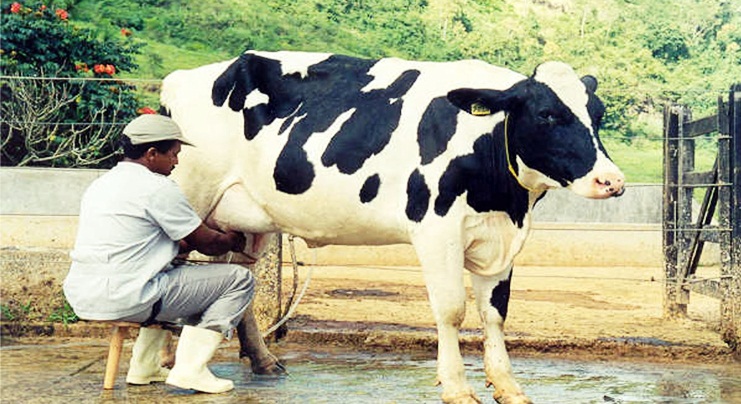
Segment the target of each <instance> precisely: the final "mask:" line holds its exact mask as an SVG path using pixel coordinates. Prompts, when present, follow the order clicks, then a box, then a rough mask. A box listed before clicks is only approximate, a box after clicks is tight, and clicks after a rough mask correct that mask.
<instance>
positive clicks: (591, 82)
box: [581, 75, 597, 93]
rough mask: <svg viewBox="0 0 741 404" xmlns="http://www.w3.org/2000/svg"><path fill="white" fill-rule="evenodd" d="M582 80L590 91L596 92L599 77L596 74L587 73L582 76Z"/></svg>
mask: <svg viewBox="0 0 741 404" xmlns="http://www.w3.org/2000/svg"><path fill="white" fill-rule="evenodd" d="M581 82H582V83H584V85H585V86H586V87H587V90H589V92H591V93H594V92H595V91H597V78H596V77H594V76H590V75H586V76H584V77H582V78H581Z"/></svg>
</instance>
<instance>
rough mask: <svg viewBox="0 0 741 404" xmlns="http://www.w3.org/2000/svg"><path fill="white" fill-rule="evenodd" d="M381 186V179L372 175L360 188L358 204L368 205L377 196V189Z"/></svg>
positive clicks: (376, 175)
mask: <svg viewBox="0 0 741 404" xmlns="http://www.w3.org/2000/svg"><path fill="white" fill-rule="evenodd" d="M380 186H381V177H379V176H378V174H373V175H371V176H370V177H368V178H367V179H366V180H365V182H364V183H363V187H362V188H360V202H362V203H368V202H370V201H372V200H374V199H376V196H378V188H379V187H380Z"/></svg>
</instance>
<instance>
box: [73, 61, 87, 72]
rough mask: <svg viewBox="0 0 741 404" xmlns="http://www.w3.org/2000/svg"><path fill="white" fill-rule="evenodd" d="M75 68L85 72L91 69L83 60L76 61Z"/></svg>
mask: <svg viewBox="0 0 741 404" xmlns="http://www.w3.org/2000/svg"><path fill="white" fill-rule="evenodd" d="M75 70H77V71H80V70H82V71H83V72H85V73H87V72H89V71H90V69H89V68H88V67H87V63H83V62H80V63H75Z"/></svg>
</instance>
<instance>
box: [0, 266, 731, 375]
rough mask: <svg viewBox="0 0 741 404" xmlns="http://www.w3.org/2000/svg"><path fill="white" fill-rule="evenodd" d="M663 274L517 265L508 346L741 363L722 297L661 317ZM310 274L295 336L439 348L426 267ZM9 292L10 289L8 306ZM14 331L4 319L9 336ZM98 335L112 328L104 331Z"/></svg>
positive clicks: (306, 272) (476, 346)
mask: <svg viewBox="0 0 741 404" xmlns="http://www.w3.org/2000/svg"><path fill="white" fill-rule="evenodd" d="M703 270H707V269H701V271H703ZM283 273H284V280H283V284H282V288H283V294H284V295H287V294H289V293H290V290H291V285H292V281H293V279H292V278H293V276H292V274H293V270H292V268H291V267H290V265H286V266H284V270H283ZM39 275H41V274H39ZM698 275H701V276H702V275H703V274H701V273H698ZM662 276H663V274H662V268H658V267H657V268H653V267H612V268H604V267H599V268H590V267H572V268H568V267H524V266H523V267H516V268H515V273H514V277H513V281H512V294H511V299H510V306H509V314H508V318H507V321H506V323H505V333H506V336H507V339H506V341H507V344H508V348H509V350H510V352H511V353H513V354H520V355H541V354H548V355H556V356H564V357H577V358H579V359H591V358H597V359H599V358H606V359H619V358H626V359H628V360H632V359H639V360H644V359H646V360H656V361H686V362H703V363H727V362H737V363H741V362H738V359H737V358H734V355H733V354H732V353H731V352H730V351H729V349H728V347H727V346H726V345H725V343H723V341H721V338H720V334H719V333H718V328H719V317H720V316H719V302H718V301H717V300H715V299H711V298H707V297H704V296H702V295H699V294H692V297H691V302H690V305H689V313H688V317H687V318H685V319H678V320H664V319H663V318H662V314H663V309H662V298H663V282H662V281H661V279H662ZM42 277H43V276H42ZM309 277H310V279H309V283H308V288H307V290H306V293H305V295H304V296H303V298H302V299H301V300H300V302H299V304H298V305H297V306H296V310H295V313H294V314H293V316H292V317H291V319H290V321H288V323H287V329H288V333H287V338H286V339H285V340H284V341H286V342H287V343H299V344H307V345H312V344H314V345H319V344H334V345H347V346H351V347H358V348H379V349H382V350H396V349H407V348H408V349H423V350H428V351H431V352H434V351H435V348H436V337H435V328H434V321H433V317H432V313H431V310H430V307H429V304H428V301H427V292H426V289H425V287H424V283H423V280H422V273H421V270H420V268H419V267H370V266H343V267H337V266H321V265H318V266H317V265H315V266H311V267H300V270H299V276H298V286H299V287H298V291H299V292H300V291H301V288H302V287H303V286H304V282H305V281H306V280H307V278H309ZM49 282H51V281H50V280H48V279H47V280H45V281H44V282H40V283H38V284H39V285H41V286H39V287H38V289H42V290H40V291H39V290H35V289H34V287H32V286H31V285H33V284H35V283H36V282H29V283H28V285H29V287H28V288H26V287H24V288H23V289H25V290H19V291H17V293H20V294H26V295H28V294H29V293H30V294H33V295H34V296H35V301H36V302H40V301H45V302H51V301H52V300H53V299H54V298H56V297H59V292H58V291H55V289H56V288H55V287H49ZM44 285H46V286H45V287H42V286H44ZM32 289H33V290H32ZM45 291H46V292H45ZM39 293H47V294H48V295H49V296H48V299H46V298H44V299H41V298H39V296H40V295H39ZM10 297H11V296H10V294H9V293H5V295H4V296H3V300H4V304H7V303H8V302H9V298H10ZM11 300H12V299H11ZM17 300H19V302H20V298H18V299H17ZM286 301H287V299H284V302H286ZM466 307H467V314H466V319H465V322H464V324H463V332H462V333H461V342H462V346H463V348H464V350H466V349H468V350H469V351H473V352H478V351H480V349H481V340H482V337H481V332H480V329H479V319H478V314H477V313H476V310H475V302H474V297H473V293H472V292H471V290H470V288H469V293H468V299H467V306H466ZM46 324H48V323H46ZM85 327H86V325H85V324H84V323H83V324H80V323H78V324H75V325H72V326H70V327H65V326H61V325H57V326H55V331H54V332H53V335H54V336H55V337H65V336H86V335H90V336H92V334H91V330H90V329H86V328H85ZM87 327H90V326H89V325H88V326H87ZM15 331H17V330H9V329H8V323H7V322H4V324H3V333H2V334H5V335H2V336H3V339H4V341H3V342H6V343H7V342H9V341H8V339H7V338H6V337H7V336H8V334H15ZM95 332H97V333H98V335H97V336H99V337H107V335H108V330H107V329H104V328H101V329H100V330H97V331H95ZM95 332H94V333H95ZM33 333H34V332H27V331H26V332H22V333H21V334H24V335H26V336H29V335H33ZM38 333H39V334H41V333H43V332H38ZM15 335H17V334H15Z"/></svg>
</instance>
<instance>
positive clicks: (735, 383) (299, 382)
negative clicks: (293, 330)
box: [0, 347, 741, 404]
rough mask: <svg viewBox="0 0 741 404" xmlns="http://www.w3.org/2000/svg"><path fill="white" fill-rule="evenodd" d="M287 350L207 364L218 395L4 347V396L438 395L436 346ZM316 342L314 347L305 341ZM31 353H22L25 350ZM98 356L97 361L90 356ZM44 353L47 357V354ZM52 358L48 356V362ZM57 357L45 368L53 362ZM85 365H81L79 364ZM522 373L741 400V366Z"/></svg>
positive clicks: (559, 395)
mask: <svg viewBox="0 0 741 404" xmlns="http://www.w3.org/2000/svg"><path fill="white" fill-rule="evenodd" d="M305 349H306V347H305V348H304V350H296V351H295V352H291V351H284V352H281V353H280V357H281V358H282V360H283V361H284V363H285V364H286V366H287V367H288V369H289V372H290V375H289V376H287V377H266V376H256V375H253V374H252V373H251V371H250V370H249V366H245V365H244V364H242V363H240V362H239V361H238V360H237V358H236V357H233V358H232V355H234V354H230V355H229V356H228V357H220V358H217V361H216V362H215V363H212V364H211V366H210V367H211V369H212V370H213V372H214V373H215V374H217V375H218V376H221V377H227V378H229V379H232V380H234V381H235V384H236V389H235V390H234V391H232V392H229V393H225V394H218V395H209V394H200V393H194V392H192V391H188V390H180V389H176V388H174V387H171V386H167V385H164V384H156V385H151V386H137V387H135V386H126V385H125V383H124V378H125V371H126V369H127V366H126V365H125V364H122V366H121V367H122V369H121V373H120V374H119V376H118V379H117V384H116V389H115V390H113V391H106V392H102V393H101V390H100V388H101V381H102V375H103V367H104V366H105V363H104V361H102V360H100V359H95V355H99V354H100V352H99V351H100V347H93V348H89V347H88V348H85V347H71V348H70V349H69V350H70V351H71V352H73V353H71V354H69V355H67V354H65V353H63V352H64V351H66V350H65V349H61V350H60V349H55V350H53V351H50V350H39V351H36V352H38V353H43V354H44V355H45V359H40V358H38V357H37V356H36V355H38V353H36V354H34V356H35V357H36V358H38V359H37V360H38V362H37V366H29V365H30V363H28V362H27V361H28V360H29V359H31V358H30V357H29V356H28V355H29V354H31V352H30V351H26V352H22V351H23V350H4V351H1V353H2V361H1V362H0V369H2V389H1V390H2V400H0V401H2V402H20V403H36V402H38V403H49V402H91V403H93V402H94V403H115V402H127V403H137V402H142V403H143V402H157V403H217V404H219V403H280V404H283V403H300V404H309V403H343V404H344V403H349V404H353V403H357V404H365V403H369V404H370V403H373V404H377V403H439V402H440V401H439V397H440V392H441V390H440V388H439V387H436V386H435V385H434V382H435V366H436V361H435V359H434V357H432V356H431V354H428V353H420V354H404V355H399V354H393V353H363V352H349V351H346V350H339V352H334V351H332V352H331V351H328V350H327V349H328V348H327V347H323V348H322V350H321V351H309V350H305ZM308 349H311V348H308ZM23 354H25V355H23ZM91 357H92V358H93V362H91V361H90V358H91ZM46 361H48V362H46ZM43 362H46V363H43ZM52 362H54V363H56V365H53V366H49V365H48V363H52ZM465 363H466V368H467V375H468V378H469V382H470V383H471V385H472V386H473V387H474V388H475V389H476V391H477V394H478V395H479V398H481V399H483V401H484V402H485V403H493V402H494V401H493V399H492V398H491V393H492V390H491V389H485V388H484V373H483V365H482V362H481V359H480V358H479V357H477V356H466V357H465ZM80 366H82V367H80ZM513 367H514V369H515V373H516V377H517V380H518V381H519V382H520V384H521V385H522V386H523V387H524V389H525V391H526V392H527V394H528V395H529V396H530V397H531V398H532V399H533V401H534V402H535V403H548V404H559V403H569V404H573V403H631V404H632V403H677V404H685V403H687V404H689V403H693V404H694V403H741V365H739V364H734V365H713V366H702V365H686V364H681V365H679V364H649V363H631V362H584V361H574V360H563V359H548V358H513Z"/></svg>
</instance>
